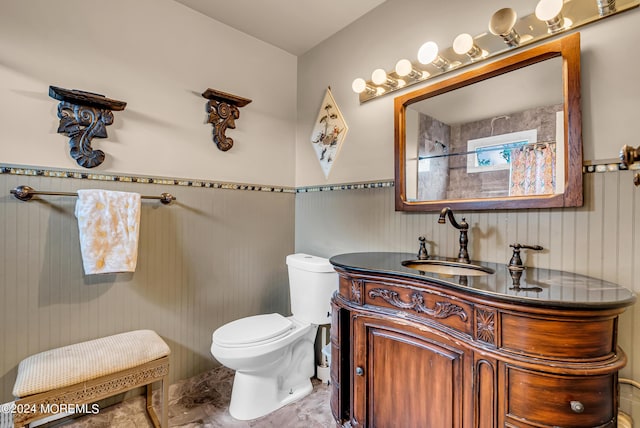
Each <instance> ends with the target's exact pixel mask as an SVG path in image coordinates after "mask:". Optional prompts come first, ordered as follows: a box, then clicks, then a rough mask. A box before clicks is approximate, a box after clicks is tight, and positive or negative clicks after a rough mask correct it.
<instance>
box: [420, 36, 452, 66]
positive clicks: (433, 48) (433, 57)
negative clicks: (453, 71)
mask: <svg viewBox="0 0 640 428" xmlns="http://www.w3.org/2000/svg"><path fill="white" fill-rule="evenodd" d="M438 51H439V50H438V44H437V43H436V42H432V41H428V42H426V43H425V44H423V45H422V46H420V49H419V50H418V61H420V63H421V64H432V65H433V66H434V67H436V68H439V69H440V70H442V71H444V70H446V69H447V68H449V65H450V64H449V61H447V60H446V59H445V58H442V57H441V56H440V55H438Z"/></svg>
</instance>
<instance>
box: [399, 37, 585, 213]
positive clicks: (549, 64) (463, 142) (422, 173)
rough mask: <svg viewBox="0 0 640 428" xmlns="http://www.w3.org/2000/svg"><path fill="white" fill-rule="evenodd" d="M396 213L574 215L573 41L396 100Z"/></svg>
mask: <svg viewBox="0 0 640 428" xmlns="http://www.w3.org/2000/svg"><path fill="white" fill-rule="evenodd" d="M394 127H395V195H396V198H395V199H396V201H395V202H396V211H438V210H441V209H442V208H443V207H447V206H448V207H451V208H454V209H464V210H484V209H524V208H552V207H576V206H581V205H582V123H581V110H580V34H579V33H574V34H571V35H569V36H566V37H563V38H559V39H556V40H553V41H551V42H547V43H544V44H541V45H538V46H534V47H532V48H529V49H527V50H526V51H522V52H519V53H516V54H514V55H512V56H509V57H506V58H503V59H500V60H497V61H495V62H492V63H489V64H486V65H483V66H480V67H478V68H476V69H473V70H471V71H467V72H464V73H462V74H459V75H457V76H454V77H451V78H449V79H446V80H442V81H440V82H436V83H434V84H431V85H428V86H426V87H424V88H421V89H418V90H416V91H413V92H409V93H407V94H404V95H401V96H398V97H397V98H395V103H394Z"/></svg>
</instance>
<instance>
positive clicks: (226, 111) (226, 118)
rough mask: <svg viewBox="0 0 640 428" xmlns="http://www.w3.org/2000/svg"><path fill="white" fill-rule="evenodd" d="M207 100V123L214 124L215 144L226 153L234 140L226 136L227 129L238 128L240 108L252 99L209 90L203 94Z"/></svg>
mask: <svg viewBox="0 0 640 428" xmlns="http://www.w3.org/2000/svg"><path fill="white" fill-rule="evenodd" d="M202 96H203V97H205V98H207V99H208V100H209V101H208V102H207V113H209V117H208V119H207V123H211V124H213V142H214V143H216V145H217V146H218V148H219V149H220V150H222V151H223V152H226V151H227V150H229V149H230V148H231V147H232V146H233V139H232V138H229V137H227V136H226V135H225V132H226V131H227V128H230V129H235V128H236V119H238V118H239V117H240V110H238V107H244V106H246V105H247V104H249V103H250V102H251V100H250V99H247V98H242V97H238V96H236V95H231V94H227V93H226V92H222V91H217V90H215V89H211V88H209V89H207V90H206V91H204V92H203V93H202Z"/></svg>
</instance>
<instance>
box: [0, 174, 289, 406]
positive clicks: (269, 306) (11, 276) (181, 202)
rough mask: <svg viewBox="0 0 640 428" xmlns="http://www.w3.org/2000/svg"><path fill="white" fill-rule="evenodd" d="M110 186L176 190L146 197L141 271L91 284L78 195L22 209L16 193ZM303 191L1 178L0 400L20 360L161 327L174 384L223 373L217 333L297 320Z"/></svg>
mask: <svg viewBox="0 0 640 428" xmlns="http://www.w3.org/2000/svg"><path fill="white" fill-rule="evenodd" d="M21 184H26V185H29V186H32V187H34V188H35V189H38V190H49V191H63V192H74V191H76V190H77V189H78V188H104V189H110V190H122V191H133V192H139V193H141V194H144V195H160V193H162V192H169V193H172V194H173V195H175V196H176V197H177V201H176V202H173V203H172V204H171V205H168V206H165V205H162V204H160V202H158V201H149V200H143V203H142V213H141V224H140V243H139V256H138V266H137V269H136V272H135V273H132V274H131V273H127V274H109V275H94V276H84V274H83V271H82V262H81V258H80V247H79V241H78V228H77V222H76V219H75V217H74V213H73V211H74V206H75V201H76V198H73V197H62V196H43V197H42V198H41V199H39V200H36V199H34V200H32V201H30V202H21V201H19V200H17V199H15V198H14V197H13V196H12V195H10V194H9V190H10V189H13V188H15V187H16V186H18V185H21ZM293 222H294V194H293V193H278V192H265V191H251V190H227V189H213V188H201V187H188V186H177V185H164V184H141V183H123V182H107V181H95V180H83V179H71V178H49V177H31V176H21V175H13V174H0V325H1V326H2V327H1V328H0V344H1V345H0V402H7V401H9V400H11V399H12V395H11V390H12V388H13V383H14V381H15V377H16V371H17V366H18V363H19V362H20V360H22V359H23V358H25V357H27V356H28V355H31V354H34V353H37V352H40V351H43V350H47V349H50V348H54V347H58V346H63V345H67V344H71V343H77V342H80V341H83V340H89V339H93V338H96V337H100V336H106V335H110V334H115V333H119V332H123V331H128V330H135V329H146V328H148V329H153V330H155V331H156V332H157V333H158V334H160V335H161V336H162V337H163V338H164V339H165V340H166V341H167V343H168V344H169V346H170V347H171V350H172V356H171V381H175V380H177V379H183V378H186V377H189V376H191V375H194V374H197V373H200V372H202V371H205V370H207V369H208V368H211V367H214V366H217V365H218V364H217V363H216V362H215V361H214V360H213V357H212V356H211V354H210V352H209V348H210V346H211V333H212V332H213V331H214V329H215V328H217V327H218V326H220V325H222V324H224V323H226V322H228V321H230V320H233V319H236V318H240V317H244V316H248V315H254V314H258V313H267V312H272V311H273V312H281V313H287V311H288V308H289V306H288V282H287V281H288V279H287V270H286V264H285V257H286V255H287V254H290V253H291V252H293V248H294V236H293V233H294V228H293Z"/></svg>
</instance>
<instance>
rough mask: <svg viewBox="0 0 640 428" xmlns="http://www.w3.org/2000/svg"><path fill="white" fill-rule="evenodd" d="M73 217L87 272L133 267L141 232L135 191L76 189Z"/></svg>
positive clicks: (106, 271)
mask: <svg viewBox="0 0 640 428" xmlns="http://www.w3.org/2000/svg"><path fill="white" fill-rule="evenodd" d="M76 217H77V218H78V230H79V232H80V250H81V252H82V264H83V266H84V273H85V274H86V275H93V274H98V273H113V272H133V271H135V270H136V263H137V261H138V235H139V231H140V195H139V194H138V193H127V192H114V191H108V190H100V189H86V190H78V202H77V203H76Z"/></svg>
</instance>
